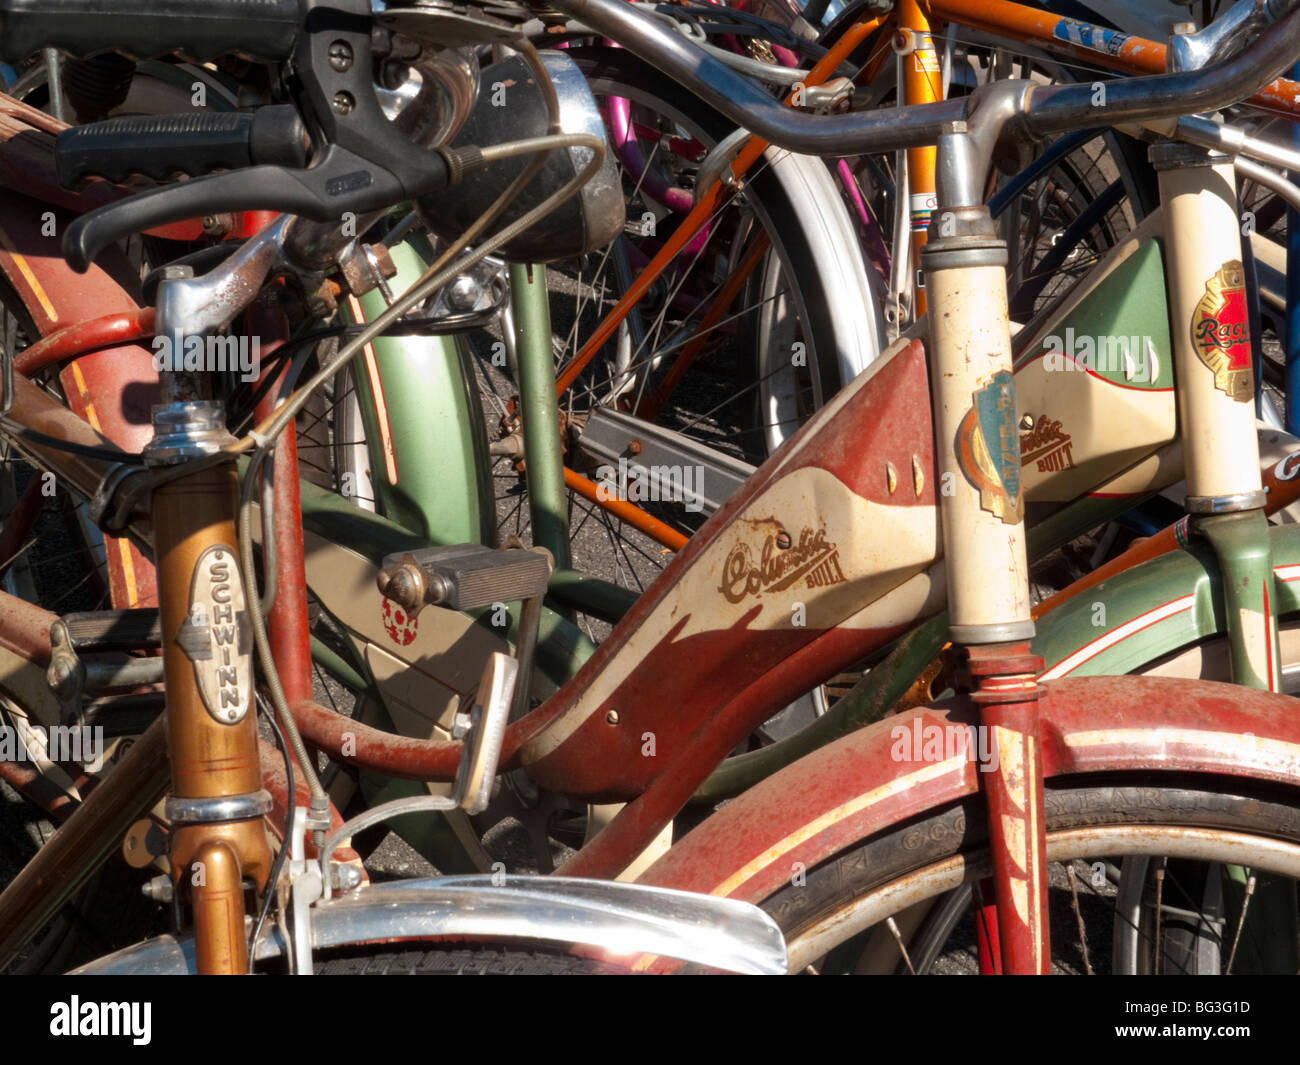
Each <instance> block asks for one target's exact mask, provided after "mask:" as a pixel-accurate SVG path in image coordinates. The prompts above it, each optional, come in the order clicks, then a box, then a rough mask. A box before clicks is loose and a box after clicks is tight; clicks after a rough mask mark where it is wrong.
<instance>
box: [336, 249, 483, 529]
mask: <svg viewBox="0 0 1300 1065" xmlns="http://www.w3.org/2000/svg"><path fill="white" fill-rule="evenodd" d="M391 254H392V258H393V263H394V265H396V267H397V276H396V277H394V278H393V279H392V281H391V282H390V287H391V288H392V290H393V291H395V292H403V291H405V290H406V289H407V288H409V287H410V286H411V285H412V284H413V283H414V282H415V281H416V279H417V278H419V276H420V275H421V274H422V273H424V270H425V267H426V265H427V264H426V263H425V261H424V259H423V258H421V256H420V255H419V253H417V252H416V250H415V249H414V248H412V247H411V245H410V244H400V245H398V246H397V247H395V248H392V249H391ZM358 302H359V303H360V305H361V311H362V315H363V317H364V318H365V320H367V321H369V320H371V319H373V318H377V317H378V316H379V315H380V314H381V313H383V311H384V309H385V307H386V306H387V304H386V303H385V302H384V297H383V294H382V293H381V292H380V291H379V290H378V289H375V290H373V291H371V292H368V293H367V294H366V295H364V296H362V297H361V299H360V300H359V301H358ZM340 313H341V314H342V316H343V317H344V318H345V319H346V320H347V321H349V322H353V321H355V320H356V315H355V312H354V308H353V307H352V306H351V301H345V302H344V303H343V304H342V305H341V307H340ZM370 348H371V350H372V351H373V353H374V354H373V358H372V357H371V356H369V355H367V354H366V353H362V354H361V355H358V356H357V358H356V359H355V360H353V363H352V379H353V381H354V383H355V384H356V389H357V398H358V400H359V401H360V405H361V418H362V422H363V424H364V425H365V427H366V443H367V448H368V451H369V453H370V470H371V480H372V481H373V483H374V488H375V496H376V498H377V499H378V500H379V502H380V505H381V509H382V511H383V513H384V514H386V515H388V516H389V517H390V518H392V519H393V520H394V521H396V522H397V523H398V524H400V525H404V526H405V527H406V528H408V529H411V530H413V531H415V532H417V533H420V534H421V535H422V536H424V537H425V538H427V539H429V540H432V541H434V542H435V543H439V544H464V543H471V542H474V543H481V544H491V543H492V542H493V537H494V536H495V531H496V514H495V501H494V499H493V494H492V472H491V471H492V460H491V458H490V457H489V456H488V450H487V434H486V432H485V430H484V423H483V408H482V406H481V404H480V403H479V399H478V394H477V392H478V389H477V385H476V383H475V378H474V367H473V365H472V364H471V362H470V353H469V346H468V344H467V342H466V340H465V337H464V335H463V334H456V335H453V336H441V337H439V336H395V337H380V338H379V339H377V340H376V341H374V343H373V344H372V345H370ZM376 385H378V388H377V389H376ZM385 426H386V427H387V432H386V433H385V432H383V431H381V430H382V429H383V428H384V427H385ZM386 440H387V441H388V444H389V448H390V449H391V450H390V451H389V452H387V453H386V451H385V441H386ZM390 459H391V462H390Z"/></svg>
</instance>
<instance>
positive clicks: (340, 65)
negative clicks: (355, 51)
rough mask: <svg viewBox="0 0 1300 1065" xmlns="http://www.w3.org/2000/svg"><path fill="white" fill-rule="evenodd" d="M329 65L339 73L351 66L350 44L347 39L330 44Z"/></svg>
mask: <svg viewBox="0 0 1300 1065" xmlns="http://www.w3.org/2000/svg"><path fill="white" fill-rule="evenodd" d="M330 66H331V67H333V68H334V69H335V70H337V71H338V72H339V73H340V74H342V73H343V72H344V71H347V70H350V69H351V68H352V46H351V45H350V44H348V42H347V41H335V42H334V43H333V44H331V45H330Z"/></svg>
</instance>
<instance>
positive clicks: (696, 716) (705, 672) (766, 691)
mask: <svg viewBox="0 0 1300 1065" xmlns="http://www.w3.org/2000/svg"><path fill="white" fill-rule="evenodd" d="M929 410H930V403H929V378H928V371H927V367H926V358H925V352H924V349H923V347H922V345H921V344H920V342H919V341H912V342H910V343H908V344H905V345H903V346H901V347H900V348H898V349H897V350H896V351H895V352H894V353H892V354H891V355H890V356H888V357H887V358H886V359H883V360H881V362H880V363H879V364H878V365H877V367H873V369H872V371H871V376H870V377H869V378H868V379H866V380H863V381H862V382H861V383H860V384H857V383H855V389H854V391H853V392H852V394H851V395H848V396H846V397H844V398H843V399H840V400H838V401H837V403H836V404H832V405H830V406H829V407H825V408H823V409H822V411H819V412H818V413H817V415H815V416H814V417H813V419H811V420H810V421H809V422H808V423H807V424H806V425H805V426H804V427H803V428H802V429H801V430H800V431H799V433H798V434H796V436H795V438H794V439H793V440H792V441H791V442H790V443H788V444H787V445H786V447H785V448H783V449H782V451H781V452H779V453H778V454H777V455H776V456H774V457H773V458H772V459H770V460H769V461H768V462H767V463H766V464H765V465H764V466H763V467H762V468H761V469H760V470H759V471H758V472H757V473H756V474H755V475H754V476H752V477H751V478H750V479H749V480H748V481H747V482H746V484H745V486H744V487H742V488H741V489H740V490H739V491H738V492H737V493H736V494H735V495H734V496H733V497H732V498H731V499H730V500H728V502H727V503H726V504H725V505H724V506H723V507H721V508H720V509H719V510H718V511H717V513H715V514H714V515H713V516H712V517H711V518H710V519H709V521H708V522H707V523H705V525H704V527H703V528H702V529H701V530H700V531H699V533H697V534H696V535H695V536H693V537H692V538H691V540H690V541H689V542H688V543H687V544H686V546H685V547H684V548H683V549H682V550H681V551H680V552H679V553H678V555H677V557H676V558H675V559H674V560H673V561H672V563H671V564H670V565H669V566H668V567H667V568H666V569H665V570H664V572H663V573H662V574H661V575H660V576H659V578H658V579H657V580H656V581H655V582H654V584H653V585H651V587H650V588H649V589H648V591H647V592H646V594H645V595H643V596H642V597H641V598H640V599H638V600H637V602H636V603H634V604H633V606H632V608H631V609H630V610H629V611H628V613H627V615H626V616H625V617H624V618H623V620H622V621H621V622H620V623H619V624H618V625H617V626H616V627H615V629H614V631H613V632H612V633H611V634H610V636H609V637H608V638H607V639H606V640H604V641H603V642H602V643H601V645H600V646H599V647H598V648H597V649H596V652H595V654H593V655H592V656H591V658H590V659H589V660H588V661H587V663H586V664H585V665H584V666H583V667H582V669H581V670H580V671H579V672H578V674H577V676H575V677H574V678H573V680H571V681H570V682H569V683H568V684H566V685H564V687H563V688H561V690H560V691H559V692H558V693H556V695H554V696H553V697H552V698H551V699H548V700H547V702H546V703H545V704H543V706H542V707H540V708H539V709H538V710H537V711H536V712H535V715H533V716H539V718H540V720H542V721H544V722H545V723H546V724H548V725H549V724H550V723H551V722H552V721H553V720H555V719H556V718H558V717H559V716H560V715H561V714H563V713H564V712H565V711H566V710H569V709H571V708H572V707H573V706H575V704H577V703H578V702H579V700H582V699H583V698H584V696H585V695H586V692H587V690H588V688H589V687H590V686H591V685H592V684H593V682H594V681H595V678H596V677H597V676H598V675H600V674H601V673H602V671H604V670H605V669H607V668H610V665H611V662H613V661H614V660H615V658H616V657H618V656H622V657H623V659H624V660H625V661H626V665H623V664H622V663H619V664H618V665H619V669H620V674H621V679H620V681H619V683H618V684H617V686H615V687H614V688H613V690H612V692H611V693H610V694H609V695H608V696H607V697H606V698H605V699H604V700H602V702H601V704H600V706H599V708H598V709H597V710H596V712H594V713H592V714H590V716H588V717H587V718H586V720H585V721H584V722H583V723H582V724H580V725H578V726H577V727H576V728H575V729H574V731H573V732H572V733H571V734H570V735H568V736H567V738H566V739H565V740H564V742H563V743H561V744H560V745H559V746H558V747H557V748H556V749H555V750H553V751H551V752H549V753H547V754H546V755H545V756H543V757H541V758H539V759H538V760H537V761H533V762H531V763H530V764H529V766H528V769H529V772H530V774H531V775H532V776H534V778H535V779H537V780H538V781H539V783H542V784H543V785H544V786H546V787H550V788H554V789H556V790H558V791H562V792H564V793H566V794H577V795H584V796H598V797H601V798H605V799H610V800H614V799H630V798H633V797H635V796H636V795H637V794H639V793H640V792H641V791H643V790H644V789H645V788H646V787H648V786H649V785H650V783H651V781H652V780H655V779H656V778H657V777H659V776H660V774H662V773H664V772H665V771H666V770H667V769H668V768H669V767H673V766H675V763H676V760H677V759H679V758H680V759H685V760H686V762H687V763H688V764H690V765H692V766H693V767H694V768H693V769H692V770H691V772H690V775H691V776H697V775H698V770H699V767H700V766H703V765H704V764H705V762H706V761H707V760H708V759H709V758H712V757H713V754H714V752H713V750H712V746H713V745H712V744H711V743H710V744H707V745H706V744H703V743H702V742H701V736H700V730H701V728H702V727H703V726H704V725H705V724H706V722H708V721H709V719H711V718H715V717H719V716H720V715H722V714H723V713H724V712H727V711H724V708H725V707H728V706H735V707H741V706H743V707H744V708H745V713H746V714H747V715H748V724H749V727H750V728H751V729H752V728H753V727H754V726H756V725H757V724H759V723H761V722H762V721H763V720H765V718H766V717H767V716H769V715H770V714H772V713H775V712H776V711H777V710H779V709H780V708H781V707H782V706H784V705H786V703H788V702H789V701H790V700H791V699H793V698H796V697H797V696H799V695H801V694H803V693H804V692H805V691H807V689H808V687H810V686H811V683H815V682H816V681H817V680H821V679H824V678H825V676H827V675H829V674H822V676H821V677H814V678H812V680H811V681H810V683H809V684H806V685H805V686H804V687H803V688H796V687H793V686H792V685H785V686H783V685H780V684H778V683H775V678H777V677H779V676H784V675H786V674H784V673H781V672H778V671H777V670H774V668H773V667H774V664H776V663H779V662H782V661H783V660H784V659H787V658H790V657H791V656H793V655H795V654H796V653H797V652H799V651H800V650H801V649H802V648H804V647H805V646H806V645H810V644H812V643H813V642H814V641H818V640H820V639H822V638H823V637H825V636H826V635H827V633H826V631H825V624H824V622H823V623H822V625H821V627H814V626H813V625H811V624H810V625H808V626H800V627H796V626H786V625H779V626H776V627H769V628H764V629H762V630H759V629H758V628H757V627H756V626H755V622H756V619H757V618H758V617H759V614H760V612H761V611H762V610H763V609H768V610H776V609H781V610H783V611H784V610H788V606H787V604H785V603H782V604H781V605H780V607H777V606H775V605H772V606H767V607H764V606H763V605H761V603H762V601H761V600H760V601H756V603H755V606H754V607H753V608H752V610H751V611H750V612H749V613H748V614H747V615H745V616H744V617H742V618H741V619H740V620H739V621H738V622H737V623H736V624H735V625H734V626H732V627H728V628H718V629H711V628H707V627H703V631H693V632H691V634H690V635H682V634H683V633H684V632H687V631H689V630H688V629H687V626H688V625H690V626H691V628H692V629H700V628H702V626H701V625H700V623H699V621H698V619H695V620H694V621H693V618H694V613H693V611H694V610H695V609H696V604H697V603H698V604H699V608H700V609H703V608H705V607H706V605H707V601H706V599H705V598H704V597H706V596H708V595H710V594H713V595H717V596H718V597H719V598H721V595H722V593H721V591H719V590H717V582H718V577H717V575H716V574H715V573H712V572H710V573H708V574H707V575H705V574H702V573H701V572H700V570H702V569H703V568H704V567H705V566H708V565H711V564H713V563H711V562H710V559H711V558H712V555H710V554H707V552H710V551H714V552H716V550H717V546H716V545H717V544H718V542H719V540H725V538H726V536H727V535H728V530H729V529H730V528H731V527H732V525H733V523H737V522H740V521H743V520H746V519H749V520H752V519H755V518H756V517H758V516H759V515H758V514H756V513H753V512H750V511H748V510H747V508H749V507H750V504H751V503H752V502H753V501H754V500H756V499H757V498H759V497H760V496H761V494H762V493H764V492H766V491H767V490H768V489H769V488H771V487H772V486H773V485H774V484H776V483H777V482H778V481H780V480H781V479H783V478H786V477H789V476H790V475H792V474H795V473H798V472H799V471H803V470H818V471H824V472H825V473H828V474H830V475H831V476H833V477H834V478H836V479H837V480H838V481H839V482H841V483H842V484H843V485H845V486H846V487H847V488H848V489H849V490H850V491H851V492H852V493H854V494H855V495H856V496H858V497H860V498H861V499H863V500H866V501H868V502H870V503H873V504H877V505H880V506H883V507H898V508H912V507H917V508H925V507H933V506H934V481H935V478H934V476H933V472H932V471H933V463H934V459H933V438H932V430H931V422H930V417H929ZM914 463H915V465H916V466H917V468H919V469H920V470H923V471H926V474H925V483H924V485H923V486H922V487H921V488H920V490H919V491H914V490H913V489H912V487H911V485H910V484H909V485H908V488H907V489H906V490H902V491H897V492H895V493H891V491H890V488H889V482H888V480H887V478H886V476H885V471H886V465H887V464H888V465H890V466H892V467H893V468H894V469H895V470H903V471H911V470H912V468H913V465H914ZM693 586H695V587H698V591H692V593H691V594H692V595H693V596H694V597H695V598H694V599H684V600H683V601H682V604H681V607H680V609H679V612H678V614H676V615H674V617H673V623H674V627H673V628H671V629H669V630H667V631H665V632H663V633H662V634H661V636H660V639H659V642H658V643H657V644H656V645H655V646H653V647H651V648H650V649H649V650H648V651H647V652H645V653H639V654H637V655H635V656H633V655H630V654H624V648H625V645H626V644H627V643H628V642H629V641H630V639H631V638H632V637H633V636H634V635H636V634H637V633H638V630H640V629H641V628H642V626H643V625H644V624H645V622H646V620H647V619H648V618H649V617H650V616H651V614H652V613H654V611H655V610H656V609H657V608H658V606H659V605H660V604H661V603H662V602H663V601H664V600H665V598H666V597H668V596H669V595H671V594H673V593H674V591H675V590H677V589H678V588H679V587H680V588H681V589H691V588H693ZM859 605H860V604H859ZM851 612H852V610H851V608H850V606H849V604H847V603H846V604H845V616H847V615H848V614H849V613H851ZM705 616H707V615H705ZM839 620H841V619H838V618H837V619H836V621H837V622H838V621H839ZM890 635H891V633H890V632H885V631H879V630H868V629H846V630H844V631H843V632H842V633H841V634H840V635H839V636H837V637H835V641H834V646H836V647H837V648H840V649H841V650H842V652H843V654H844V655H847V656H848V658H847V660H848V661H852V660H853V659H854V658H855V657H861V656H863V655H865V654H868V653H869V652H870V651H871V650H873V649H874V648H876V647H879V646H880V645H881V643H882V642H883V641H884V640H886V639H888V638H889V637H890ZM840 641H847V643H844V644H841V643H840ZM828 646H830V645H828ZM836 657H838V652H837V655H836ZM814 658H823V659H824V660H829V656H825V655H821V654H814ZM787 670H788V675H789V676H801V675H802V670H801V669H800V668H799V667H798V666H796V665H791V666H789V667H787ZM751 687H752V688H753V689H755V690H754V691H752V692H751V691H750V690H749V689H751ZM649 691H654V692H655V697H654V698H652V699H650V698H646V693H647V692H649ZM611 712H614V716H615V718H616V719H617V724H616V725H613V726H611V724H610V714H611ZM647 732H649V733H653V734H654V736H655V745H656V750H657V755H656V757H654V758H647V757H643V756H642V754H641V748H642V745H643V743H644V742H645V741H644V739H643V737H644V735H645V734H646V733H647ZM739 735H744V731H741V732H740V733H739ZM739 735H738V736H737V739H738V738H739ZM733 742H734V741H733ZM706 751H707V752H708V753H707V754H706V753H705V752H706ZM719 757H721V756H719ZM714 764H716V761H715V762H713V763H710V764H709V765H708V766H707V768H708V769H712V768H713V765H714ZM699 779H703V778H702V777H699ZM670 814H671V811H670Z"/></svg>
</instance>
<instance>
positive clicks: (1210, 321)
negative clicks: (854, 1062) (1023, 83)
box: [922, 122, 1294, 973]
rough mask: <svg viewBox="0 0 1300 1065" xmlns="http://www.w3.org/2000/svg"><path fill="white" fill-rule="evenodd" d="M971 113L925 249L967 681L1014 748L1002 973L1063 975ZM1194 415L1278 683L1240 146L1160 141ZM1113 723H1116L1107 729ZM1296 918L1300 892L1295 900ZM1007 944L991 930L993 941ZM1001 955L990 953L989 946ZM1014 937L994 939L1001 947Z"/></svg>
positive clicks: (1016, 417)
mask: <svg viewBox="0 0 1300 1065" xmlns="http://www.w3.org/2000/svg"><path fill="white" fill-rule="evenodd" d="M988 132H989V131H988V130H983V131H981V133H982V136H981V138H979V139H978V140H977V138H976V136H974V135H973V134H972V133H971V132H969V131H968V130H967V128H966V124H965V123H963V122H954V123H951V124H950V126H949V128H948V130H947V131H946V132H945V133H944V134H943V135H942V136H941V137H940V139H939V149H938V169H937V177H938V188H937V198H938V207H937V210H936V212H935V215H934V217H933V220H932V222H931V226H930V240H929V243H928V244H927V246H926V249H925V252H924V253H923V256H922V266H923V268H924V270H925V272H926V277H927V287H928V291H929V294H930V314H929V318H930V341H931V351H930V355H931V375H932V380H933V396H934V406H935V409H934V426H935V434H936V440H937V443H936V461H937V463H938V473H939V484H940V493H939V497H940V498H939V507H940V516H941V521H942V528H943V542H944V552H945V555H946V557H947V578H948V603H949V617H950V624H951V636H952V641H953V643H954V645H956V646H957V648H958V649H959V650H958V654H959V661H960V666H961V669H960V671H959V679H960V680H962V681H963V682H964V683H963V685H962V686H963V688H964V690H966V691H967V692H968V693H969V697H970V699H971V702H972V703H973V705H974V706H975V707H976V708H977V710H978V724H979V727H980V728H981V729H985V730H987V733H988V734H987V736H986V737H984V739H985V741H986V742H985V743H983V744H981V746H980V749H982V750H992V751H995V752H996V754H997V763H996V766H995V767H993V766H985V768H989V770H990V771H989V772H986V773H981V774H980V776H981V784H982V788H983V791H984V793H985V798H986V804H987V811H988V828H989V844H990V850H991V852H992V862H993V882H994V887H995V894H996V913H997V937H996V939H997V941H998V945H999V946H1000V954H1001V962H1002V971H1004V972H1008V973H1039V972H1047V971H1048V966H1049V964H1050V958H1049V955H1050V950H1049V936H1048V932H1049V929H1048V922H1047V880H1046V829H1045V810H1044V798H1043V777H1042V754H1041V751H1042V745H1041V736H1040V735H1039V730H1038V715H1037V712H1036V707H1037V702H1038V699H1039V697H1040V694H1041V692H1040V689H1039V686H1038V683H1037V680H1036V675H1037V673H1038V672H1039V671H1040V669H1041V665H1042V663H1041V661H1040V660H1038V659H1037V658H1036V657H1034V656H1033V655H1032V654H1031V653H1030V648H1029V640H1030V639H1031V638H1032V636H1033V634H1034V627H1033V622H1032V620H1031V617H1030V602H1029V580H1028V569H1027V565H1026V558H1025V533H1024V522H1023V494H1022V490H1021V479H1020V470H1021V458H1020V444H1019V440H1020V431H1021V429H1026V430H1028V429H1032V428H1033V412H1032V411H1026V412H1024V413H1023V415H1022V414H1021V413H1020V412H1019V411H1018V409H1017V405H1016V392H1015V381H1014V376H1013V369H1012V357H1011V337H1010V328H1009V321H1008V316H1007V303H1006V278H1005V273H1004V267H1005V264H1006V246H1005V244H1003V242H1002V241H1001V240H999V239H997V236H996V231H995V230H994V228H993V225H992V222H991V221H990V219H989V214H988V211H987V209H986V208H984V207H983V206H977V205H978V204H980V201H981V200H982V196H981V192H982V189H983V183H984V174H985V171H986V169H987V157H986V156H984V155H983V154H982V153H981V151H980V148H981V146H982V145H983V146H986V145H987V144H989V143H991V138H990V137H989V136H987V134H988ZM1152 161H1153V163H1154V164H1155V165H1156V168H1157V170H1158V171H1159V175H1160V187H1161V196H1162V200H1163V201H1164V206H1165V210H1166V223H1167V226H1166V232H1165V250H1166V253H1167V255H1168V260H1169V261H1168V279H1169V303H1170V314H1171V320H1172V323H1173V330H1172V335H1173V348H1174V352H1173V354H1174V361H1175V367H1176V371H1177V380H1178V403H1179V422H1180V426H1181V430H1182V439H1183V443H1184V449H1185V462H1186V470H1187V501H1186V504H1187V510H1188V511H1189V512H1190V514H1191V523H1190V528H1191V531H1192V533H1193V534H1194V535H1200V536H1202V537H1204V538H1205V539H1206V540H1207V541H1208V542H1209V543H1210V544H1211V545H1212V547H1213V548H1214V550H1215V552H1216V554H1217V556H1218V558H1219V561H1220V565H1221V569H1222V573H1223V581H1222V584H1223V595H1224V607H1225V612H1226V614H1227V617H1228V628H1229V634H1230V644H1231V649H1232V665H1233V676H1234V679H1235V680H1236V681H1237V682H1238V683H1243V684H1248V685H1251V686H1253V687H1259V688H1266V689H1272V690H1277V689H1278V687H1279V683H1280V676H1279V669H1278V661H1279V656H1278V635H1277V624H1276V602H1277V597H1276V594H1275V593H1274V581H1273V571H1272V564H1271V559H1270V554H1269V538H1268V529H1267V523H1266V522H1265V520H1264V517H1263V511H1262V507H1263V505H1264V493H1263V491H1262V490H1261V484H1260V477H1259V445H1258V437H1257V434H1256V429H1255V416H1254V396H1255V381H1254V375H1253V371H1252V359H1251V342H1250V330H1249V323H1248V317H1247V313H1246V292H1245V277H1244V271H1243V269H1242V262H1241V246H1240V243H1239V237H1240V233H1239V228H1238V225H1237V201H1236V191H1235V187H1234V183H1233V172H1232V166H1231V164H1230V161H1228V160H1226V159H1225V158H1222V157H1214V156H1211V155H1209V154H1207V153H1206V152H1205V151H1203V150H1201V149H1199V148H1193V147H1190V146H1187V145H1182V144H1159V145H1156V146H1155V147H1154V148H1153V149H1152ZM1103 724H1104V723H1102V722H1099V727H1101V725H1103ZM1291 916H1292V918H1294V904H1293V903H1292V904H1291ZM993 941H994V937H993V936H992V935H991V934H990V935H986V936H982V937H981V945H982V947H988V946H989V945H990V944H991V943H992V942H993ZM982 953H983V951H982ZM995 953H997V952H996V951H989V954H990V955H992V954H995Z"/></svg>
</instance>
